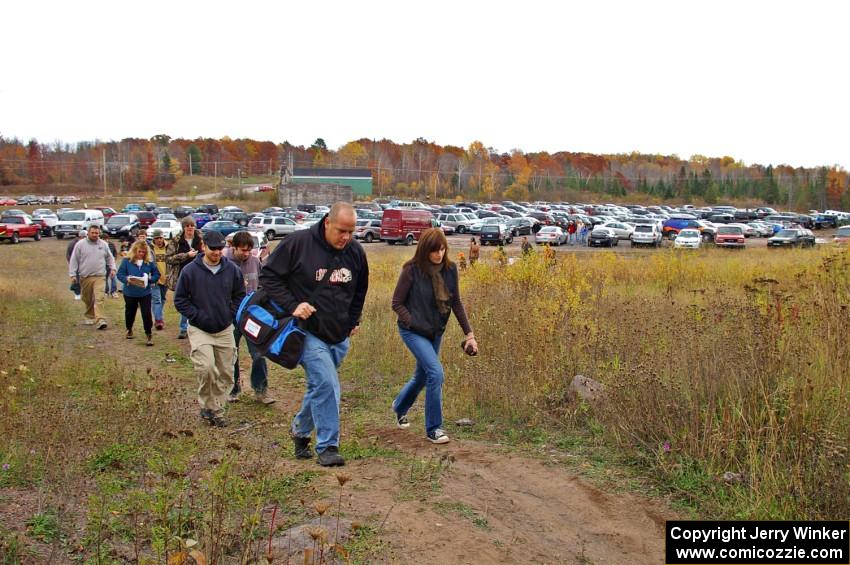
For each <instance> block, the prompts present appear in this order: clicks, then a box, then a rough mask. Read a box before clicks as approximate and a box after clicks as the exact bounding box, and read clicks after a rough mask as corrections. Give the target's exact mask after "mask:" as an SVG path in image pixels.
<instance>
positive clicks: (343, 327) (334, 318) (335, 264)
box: [260, 215, 369, 344]
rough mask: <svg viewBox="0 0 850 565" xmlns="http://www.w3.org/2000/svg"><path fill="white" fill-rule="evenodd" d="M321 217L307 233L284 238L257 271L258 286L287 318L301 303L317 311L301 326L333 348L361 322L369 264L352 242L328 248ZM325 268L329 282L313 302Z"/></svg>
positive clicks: (358, 245)
mask: <svg viewBox="0 0 850 565" xmlns="http://www.w3.org/2000/svg"><path fill="white" fill-rule="evenodd" d="M325 218H327V215H325V217H324V218H322V219H321V220H319V221H318V222H316V223H315V224H314V225H313V226H312V227H310V229H308V230H302V231H297V232H295V233H293V234H291V235H288V236H286V239H284V240H283V242H281V244H280V245H278V246H277V248H276V249H275V250H274V252H272V254H271V256H270V257H269V259H268V261H266V265H265V266H264V267H263V270H262V271H260V286H261V287H262V288H263V290H264V291H265V292H266V294H267V295H268V296H269V298H271V299H272V300H274V301H275V302H276V303H277V304H279V305H280V306H281V307H283V309H284V310H286V311H287V312H289V313H291V312H293V311H294V310H295V309H296V308H297V307H298V305H299V304H300V303H302V302H309V303H310V305H312V306H313V307H314V308H315V309H316V312H315V313H314V314H313V315H312V316H310V317H309V318H308V319H307V320H302V321H301V322H300V325H301V327H302V328H304V329H305V330H307V331H309V332H310V333H312V334H313V335H315V336H316V337H318V338H319V339H321V340H322V341H325V342H326V343H331V344H333V343H339V342H341V341H343V340H344V339H345V338H347V337H348V335H349V333H351V330H352V328H354V327H355V326H357V325H358V324H359V323H360V315H361V313H362V312H363V303H364V302H365V300H366V291H367V289H368V288H369V265H368V263H367V262H366V253H365V252H364V251H363V248H362V247H361V246H360V244H359V243H357V242H356V241H354V240H352V241H351V242H350V243H349V244H348V245H346V246H345V248H344V249H342V250H337V249H334V248H333V247H331V246H330V245H329V244H328V242H327V241H326V240H325V230H324V225H325ZM328 268H330V269H331V274H330V277H329V278H328V280H326V281H325V282H323V283H322V288H320V289H319V291H318V293H317V295H316V296H315V298H313V299H312V300H308V298H309V297H310V295H311V293H312V292H313V290H315V288H316V287H317V286H318V285H319V281H320V280H321V279H322V277H323V276H324V274H325V270H326V269H328Z"/></svg>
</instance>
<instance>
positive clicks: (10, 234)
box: [0, 216, 43, 243]
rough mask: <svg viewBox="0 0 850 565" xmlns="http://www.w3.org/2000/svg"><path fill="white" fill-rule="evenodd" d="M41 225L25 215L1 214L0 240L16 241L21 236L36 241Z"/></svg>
mask: <svg viewBox="0 0 850 565" xmlns="http://www.w3.org/2000/svg"><path fill="white" fill-rule="evenodd" d="M42 227H43V226H42V224H41V223H35V222H33V221H32V220H31V219H29V217H27V216H3V217H0V240H3V239H8V240H9V241H10V242H12V243H18V242H19V241H20V240H21V238H22V237H31V238H33V239H34V240H35V241H38V240H40V239H41V230H42Z"/></svg>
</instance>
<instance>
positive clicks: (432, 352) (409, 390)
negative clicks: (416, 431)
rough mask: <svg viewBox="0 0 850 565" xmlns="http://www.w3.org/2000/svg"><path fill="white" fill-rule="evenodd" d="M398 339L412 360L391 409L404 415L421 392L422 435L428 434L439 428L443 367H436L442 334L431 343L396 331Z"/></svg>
mask: <svg viewBox="0 0 850 565" xmlns="http://www.w3.org/2000/svg"><path fill="white" fill-rule="evenodd" d="M398 332H399V333H400V334H401V340H402V341H403V342H404V345H406V346H407V348H408V349H409V350H410V352H411V353H413V356H414V357H415V358H416V369H415V370H414V371H413V377H412V378H411V379H410V380H409V381H407V384H406V385H404V387H402V389H401V392H399V393H398V396H396V397H395V400H394V401H393V410H395V412H396V414H398V415H401V416H403V415H405V414H407V411H408V410H410V407H411V406H413V403H414V402H416V397H417V396H419V392H420V391H421V390H422V389H423V388H424V389H425V432H426V433H428V434H430V433H432V432H433V431H434V430H436V429H438V428H441V427H442V426H443V366H442V364H440V342H441V341H442V339H443V336H442V335H438V336H437V337H435V338H434V339H433V341H432V340H429V339H428V338H427V337H422V336H421V335H419V334H417V333H414V332H411V331H409V330H406V329H404V328H399V329H398Z"/></svg>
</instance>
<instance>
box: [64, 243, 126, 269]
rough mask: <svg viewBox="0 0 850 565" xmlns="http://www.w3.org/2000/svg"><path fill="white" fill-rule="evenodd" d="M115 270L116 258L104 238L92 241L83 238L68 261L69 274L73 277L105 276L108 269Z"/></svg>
mask: <svg viewBox="0 0 850 565" xmlns="http://www.w3.org/2000/svg"><path fill="white" fill-rule="evenodd" d="M107 269H109V270H110V271H114V270H115V258H114V257H113V256H112V253H110V252H109V246H108V245H107V244H106V242H105V241H103V240H102V239H98V240H97V241H96V242H92V241H91V240H90V239H89V238H85V239H81V240H80V241H78V242H77V245H75V246H74V251H72V252H71V261H70V263H68V275H69V276H72V277H76V276H78V277H80V278H84V277H103V276H106V270H107Z"/></svg>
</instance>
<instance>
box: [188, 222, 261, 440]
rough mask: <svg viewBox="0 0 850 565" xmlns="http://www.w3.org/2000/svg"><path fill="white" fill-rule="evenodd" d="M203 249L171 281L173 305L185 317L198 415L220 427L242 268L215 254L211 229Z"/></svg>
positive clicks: (220, 243)
mask: <svg viewBox="0 0 850 565" xmlns="http://www.w3.org/2000/svg"><path fill="white" fill-rule="evenodd" d="M204 244H205V249H206V251H205V252H204V253H200V254H197V253H196V254H195V255H196V256H195V259H193V260H192V261H191V262H190V263H189V264H188V265H186V266H185V267H183V272H182V273H181V274H180V278H179V280H178V281H177V290H176V291H175V292H174V306H175V307H177V311H178V312H180V314H181V315H182V316H185V317H186V319H187V320H188V322H189V324H188V330H187V333H188V336H189V345H190V348H191V351H192V352H191V355H190V356H191V358H192V364H193V365H194V366H195V376H196V377H197V379H198V403H199V404H200V405H201V418H203V419H204V420H206V421H207V422H208V423H209V424H210V425H211V426H216V427H224V426H226V425H227V421H226V420H225V419H224V410H225V406H226V405H227V393H228V392H229V391H230V389H231V387H232V386H233V382H232V377H231V374H232V372H233V363H234V361H235V359H236V343H235V341H234V339H233V320H234V319H235V318H236V311H237V310H238V309H239V303H240V302H242V299H243V298H244V297H245V281H244V280H243V279H242V272H241V271H240V270H239V268H238V267H237V266H236V265H234V264H233V262H232V261H230V260H229V259H227V258H224V257H222V256H221V254H222V250H223V249H224V246H225V241H224V236H222V235H221V234H220V233H218V232H216V231H211V232H209V233H207V234H206V235H205V236H204Z"/></svg>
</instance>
